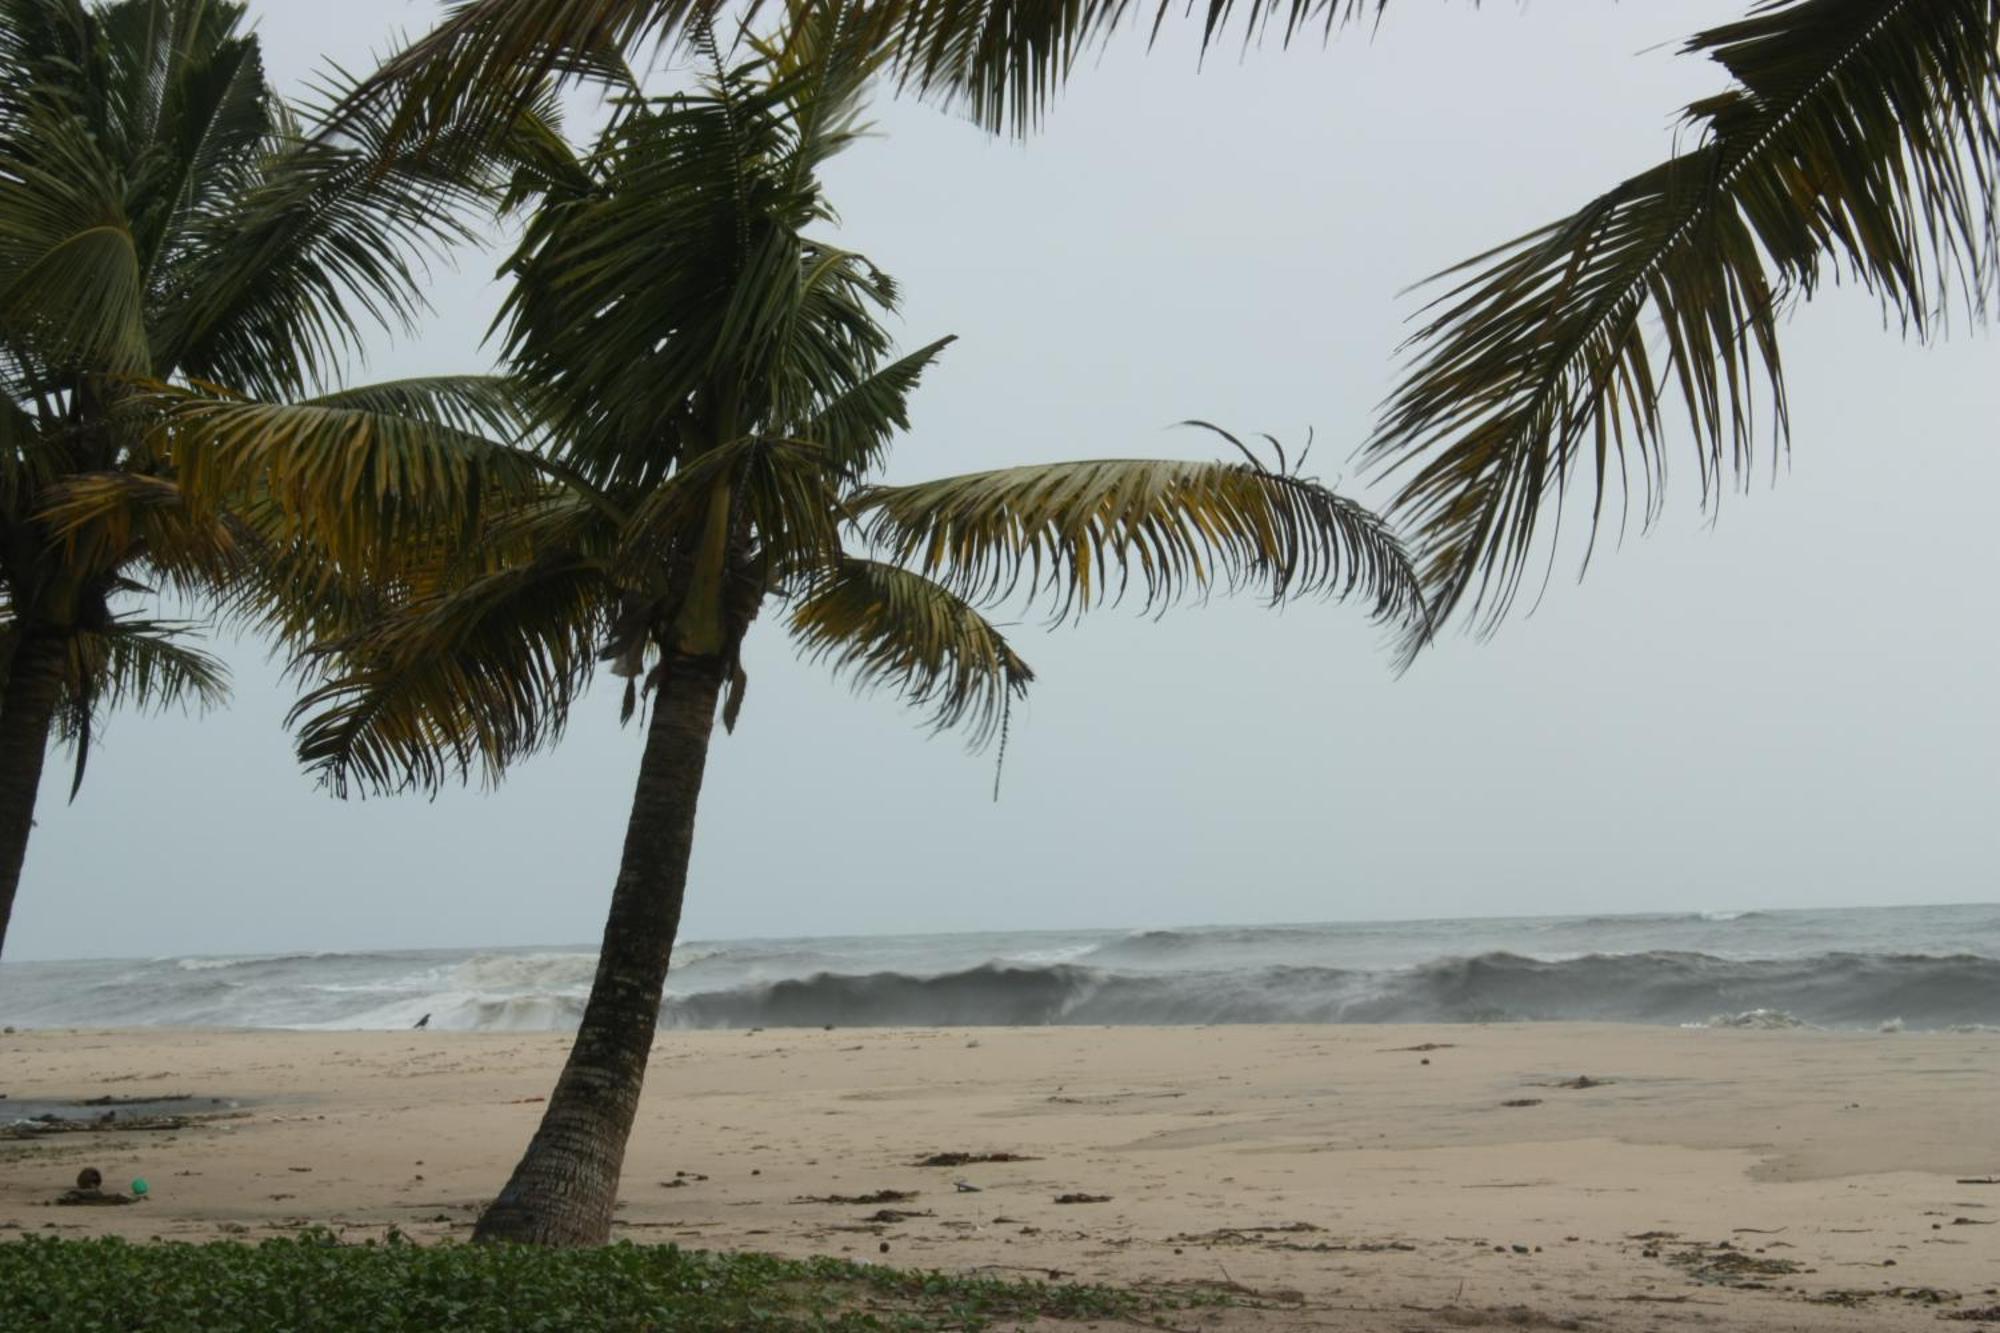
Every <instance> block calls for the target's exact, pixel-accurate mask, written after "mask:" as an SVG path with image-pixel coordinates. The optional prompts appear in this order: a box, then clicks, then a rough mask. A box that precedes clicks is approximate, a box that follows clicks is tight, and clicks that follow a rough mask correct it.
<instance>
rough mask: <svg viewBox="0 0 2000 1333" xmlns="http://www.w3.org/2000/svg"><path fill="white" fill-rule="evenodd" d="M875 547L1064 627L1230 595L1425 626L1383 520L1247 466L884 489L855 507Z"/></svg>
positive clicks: (993, 475) (1008, 474)
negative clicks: (1300, 602) (1136, 601)
mask: <svg viewBox="0 0 2000 1333" xmlns="http://www.w3.org/2000/svg"><path fill="white" fill-rule="evenodd" d="M853 507H854V510H855V512H856V513H857V515H858V516H859V517H860V521H861V523H862V525H863V528H864V531H865V532H866V533H867V535H868V537H869V539H870V540H871V541H873V542H875V543H877V544H879V545H880V546H881V547H882V548H883V549H885V550H886V551H887V552H888V553H889V555H890V557H891V558H892V559H893V560H894V561H896V562H897V563H899V564H903V565H908V566H912V567H914V568H916V569H918V570H920V571H922V573H923V574H925V575H926V576H927V577H932V578H935V579H937V580H938V581H939V582H941V583H943V584H944V585H945V586H946V587H948V588H950V589H952V590H953V591H954V592H957V593H960V594H961V595H963V596H966V597H968V598H970V599H971V600H973V601H976V602H981V603H985V602H991V601H995V600H1000V599H1004V598H1006V597H1008V596H1011V595H1013V594H1014V593H1016V592H1020V593H1022V594H1024V595H1025V596H1026V597H1027V598H1028V599H1029V600H1033V599H1035V598H1036V597H1038V596H1040V595H1041V594H1043V593H1044V592H1046V593H1048V594H1050V595H1051V597H1052V598H1053V603H1054V612H1053V615H1054V618H1055V619H1057V620H1061V619H1063V618H1065V617H1067V616H1069V615H1071V614H1081V613H1082V612H1083V611H1085V610H1088V609H1089V608H1090V607H1092V606H1095V605H1097V604H1099V603H1102V602H1107V601H1109V602H1116V601H1119V600H1121V599H1122V598H1123V597H1124V596H1125V594H1126V592H1127V591H1128V590H1129V588H1130V586H1131V584H1132V583H1133V581H1134V580H1135V579H1136V580H1137V582H1138V584H1139V588H1140V592H1141V595H1142V596H1143V597H1144V601H1145V606H1146V608H1147V609H1149V610H1152V609H1164V608H1165V607H1166V606H1168V605H1170V604H1172V603H1173V602H1175V601H1178V600H1180V599H1182V598H1184V597H1187V596H1189V595H1202V594H1206V593H1208V592H1209V591H1211V590H1212V589H1214V588H1217V587H1221V588H1224V589H1229V590H1236V589H1241V588H1245V587H1251V586H1256V587H1261V588H1262V589H1264V590H1265V592H1266V593H1267V595H1268V596H1269V597H1270V599H1271V600H1272V601H1273V602H1274V603H1276V602H1282V601H1286V600H1289V599H1292V598H1297V597H1306V596H1314V595H1321V596H1339V597H1347V596H1354V595H1359V596H1361V597H1363V598H1366V599H1368V601H1369V602H1370V603H1371V604H1372V611H1373V613H1374V615H1375V617H1376V618H1377V619H1380V620H1389V621H1396V622H1399V623H1401V624H1403V625H1405V626H1409V627H1412V628H1416V627H1420V626H1421V625H1422V624H1423V623H1424V619H1425V616H1424V601H1423V597H1422V595H1421V592H1420V590H1419V588H1418V584H1417V580H1416V576H1415V573H1414V572H1413V571H1412V569H1411V567H1410V564H1409V561H1408V559H1407V558H1406V557H1405V555H1404V553H1403V549H1402V547H1401V546H1400V545H1399V544H1398V542H1397V540H1396V538H1395V535H1394V534H1393V533H1391V532H1390V531H1389V529H1388V527H1387V526H1386V525H1385V524H1384V523H1383V522H1382V520H1381V519H1379V518H1378V517H1376V516H1375V515H1374V514H1372V513H1370V512H1369V511H1368V510H1367V509H1365V508H1363V507H1362V506H1360V505H1358V504H1356V503H1354V502H1353V501H1351V500H1348V499H1345V498H1343V497H1341V496H1339V495H1336V494H1334V493H1333V492H1332V491H1330V490H1327V489H1326V488H1325V487H1323V486H1321V485H1319V484H1318V483H1317V482H1314V481H1310V480H1307V479H1305V478H1302V477H1297V476H1293V475H1289V474H1286V473H1279V472H1272V471H1268V470H1266V469H1264V468H1261V467H1257V466H1251V465H1248V464H1236V463H1214V462H1179V461H1171V460H1151V459H1107V460H1100V461H1093V462H1077V463H1051V464H1045V465H1042V466H1036V467H1016V468H1006V469H1003V470H1000V471H997V472H977V473H972V474H970V475H967V476H961V477H947V478H945V479H943V480H940V481H930V482H921V483H918V484H916V485H911V486H878V487H872V488H869V489H867V490H864V491H862V492H861V493H860V494H859V495H858V496H857V497H856V499H855V501H854V505H853Z"/></svg>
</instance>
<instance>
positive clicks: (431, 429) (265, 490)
mask: <svg viewBox="0 0 2000 1333" xmlns="http://www.w3.org/2000/svg"><path fill="white" fill-rule="evenodd" d="M499 385H500V382H497V381H486V380H480V379H476V378H474V379H466V380H425V381H404V382H402V383H400V384H393V385H384V386H376V387H373V388H366V389H350V390H346V391H344V392H342V393H337V394H332V395H329V396H327V397H325V398H320V399H311V400H307V401H305V402H299V403H258V402H244V401H240V400H234V399H223V398H212V397H207V396H204V395H200V394H195V393H189V392H181V391H161V392H159V393H158V394H157V395H156V399H157V403H158V406H159V407H160V409H161V413H162V416H163V419H164V426H163V427H162V443H161V446H160V452H161V454H162V455H163V456H164V457H166V458H168V459H169V460H170V461H171V462H172V464H173V466H174V469H175V472H176V475H177V477H178V478H179V480H180V484H181V486H182V488H183V489H184V491H185V492H186V493H187V494H189V495H190V496H195V497H199V498H201V499H203V500H204V501H205V502H207V503H211V504H224V503H230V502H232V501H242V500H254V499H268V500H270V501H272V502H273V503H275V504H277V505H278V506H280V507H281V508H282V509H283V510H284V512H285V513H286V514H287V515H289V516H290V517H291V518H292V519H293V521H294V522H295V523H297V524H298V526H299V530H300V532H301V534H302V535H303V536H305V537H306V538H308V539H309V540H311V541H313V542H315V543H317V544H318V545H320V546H321V547H322V548H323V549H324V550H325V551H326V552H327V553H328V554H329V555H330V556H331V557H333V558H335V559H341V560H348V561H355V562H363V561H367V560H371V559H382V558H386V559H390V560H393V559H395V553H394V551H393V547H394V544H395V543H396V542H397V541H399V540H401V539H403V538H405V537H412V536H418V537H420V536H422V535H424V534H427V533H435V532H437V531H438V530H440V529H449V528H451V527H454V526H457V527H461V528H465V529H467V530H470V526H471V525H473V524H475V523H476V522H477V519H478V515H479V513H480V511H481V508H482V506H483V505H485V504H486V503H488V502H489V501H491V500H492V499H493V498H495V497H505V496H510V495H525V494H527V493H530V492H532V491H533V490H534V489H535V488H536V487H537V486H539V484H540V481H541V475H542V473H541V467H540V465H539V463H538V462H537V460H536V458H535V457H534V455H532V454H531V453H528V452H527V451H525V450H522V449H517V448H514V447H511V446H509V445H506V444H501V443H498V442H496V441H494V440H491V439H488V438H486V437H484V436H482V435H479V434H475V433H473V431H472V430H471V429H468V428H469V427H482V426H499V427H501V428H502V429H503V430H506V431H507V432H508V433H509V434H516V433H518V431H517V427H516V418H515V414H514V411H513V408H512V406H511V405H510V404H509V403H508V402H507V400H506V397H505V391H504V389H503V388H501V387H499Z"/></svg>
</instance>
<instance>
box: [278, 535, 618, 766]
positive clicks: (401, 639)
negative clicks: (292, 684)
mask: <svg viewBox="0 0 2000 1333" xmlns="http://www.w3.org/2000/svg"><path fill="white" fill-rule="evenodd" d="M615 605H616V590H615V588H614V587H613V586H612V584H611V583H610V581H609V580H608V579H606V578H605V577H604V574H603V572H602V570H601V568H599V567H598V566H597V565H596V564H594V563H593V562H590V561H587V560H579V559H574V558H570V557H564V556H552V557H549V558H546V559H543V560H538V561H535V562H533V563H530V564H526V565H521V566H516V567H513V568H509V569H505V570H502V571H500V572H498V573H495V574H491V575H487V576H485V577H483V578H479V579H475V580H473V581H472V582H470V583H469V584H466V585H464V586H462V587H457V588H452V589H448V590H445V591H441V592H438V593H435V594H432V595H430V596H425V597H420V598H417V599H414V600H412V601H410V602H408V603H407V604H405V605H403V606H401V607H399V608H397V609H396V610H394V611H393V612H392V613H391V614H390V615H389V616H387V617H386V618H385V619H383V620H382V621H381V622H380V623H379V624H377V625H375V626H374V627H372V628H370V629H368V630H366V631H364V632H363V633H361V634H360V635H358V636H356V637H354V638H352V639H349V640H347V641H345V642H340V643H335V644H330V645H327V647H326V648H325V649H324V650H323V652H322V653H321V654H320V656H319V658H318V659H317V660H316V661H315V662H311V663H308V667H309V668H310V669H313V670H317V671H321V672H324V673H325V675H326V677H327V679H326V683H324V684H322V685H320V686H318V687H317V688H315V689H313V690H311V691H310V692H308V693H307V694H305V695H304V696H303V697H302V698H301V699H300V700H299V702H298V704H297V706H296V707H294V709H293V710H292V714H291V719H290V720H291V722H292V723H293V725H295V726H296V727H297V728H298V752H299V757H300V759H301V760H302V761H303V762H304V763H305V764H306V766H307V767H308V768H309V769H311V770H313V771H314V772H316V773H317V774H318V775H319V777H320V779H321V781H322V782H324V783H325V784H326V785H328V786H329V787H331V788H332V789H333V790H334V791H335V792H336V793H338V794H341V795H346V794H347V793H348V791H349V790H350V789H359V790H362V791H376V792H394V791H407V790H423V791H435V790H437V789H438V788H440V787H442V786H444V785H445V784H446V783H447V782H449V781H452V780H454V779H456V780H459V781H465V780H469V779H470V777H471V775H472V774H473V772H474V771H475V770H477V771H478V772H480V773H481V775H482V776H483V777H484V778H485V779H486V780H487V781H489V782H491V781H495V780H497V779H498V778H499V776H500V774H501V773H502V772H503V771H504V770H505V769H506V768H507V767H508V766H509V765H510V764H512V763H514V762H515V761H516V760H519V759H521V758H524V757H526V756H527V755H529V754H532V753H534V752H535V751H537V750H539V749H541V748H543V747H544V746H547V745H550V744H553V743H554V742H555V741H556V740H557V739H558V738H559V737H560V736H561V735H562V731H563V727H564V725H565V723H566V722H567V720H568V716H569V708H570V704H571V703H572V701H573V700H574V699H575V697H576V696H577V694H578V693H579V692H580V691H581V690H582V688H583V686H584V684H585V683H586V682H587V681H588V679H589V677H590V674H591V671H592V669H593V668H594V666H595V664H596V660H597V653H598V648H599V646H600V645H601V644H602V643H603V641H604V637H605V632H606V629H607V626H608V625H609V622H610V617H611V615H612V612H613V610H614V609H615Z"/></svg>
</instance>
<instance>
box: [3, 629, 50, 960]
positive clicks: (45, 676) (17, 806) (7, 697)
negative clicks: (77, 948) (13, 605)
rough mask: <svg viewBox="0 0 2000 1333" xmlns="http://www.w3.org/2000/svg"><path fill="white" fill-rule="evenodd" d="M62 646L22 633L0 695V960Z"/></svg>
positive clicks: (30, 826)
mask: <svg viewBox="0 0 2000 1333" xmlns="http://www.w3.org/2000/svg"><path fill="white" fill-rule="evenodd" d="M61 653H62V646H61V644H59V643H52V642H50V641H49V640H47V639H43V638H40V637H37V636H36V635H35V634H34V632H33V631H32V630H29V631H27V632H26V636H25V637H24V638H23V639H22V641H21V644H20V647H19V648H17V649H16V650H15V653H14V660H13V662H12V663H11V664H10V666H9V670H8V673H7V688H6V690H5V692H4V693H0V956H5V953H6V949H7V924H8V922H9V921H11V920H12V919H13V916H14V891H15V890H16V889H17V888H19V887H20V884H21V863H22V862H23V861H25V860H27V857H28V835H29V834H30V833H32V832H33V831H34V827H35V797H36V796H37V795H38V794H40V792H41V789H42V763H43V761H44V760H45V759H46V758H47V757H48V752H49V724H50V722H51V721H53V720H54V718H55V712H56V694H57V676H56V668H57V666H58V664H59V662H60V661H61Z"/></svg>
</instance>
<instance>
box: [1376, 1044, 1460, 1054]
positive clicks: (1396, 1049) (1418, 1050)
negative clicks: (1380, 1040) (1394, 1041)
mask: <svg viewBox="0 0 2000 1333" xmlns="http://www.w3.org/2000/svg"><path fill="white" fill-rule="evenodd" d="M1456 1049H1457V1048H1456V1047H1455V1046H1454V1045H1453V1044H1452V1043H1451V1042H1448V1041H1427V1042H1424V1043H1423V1044H1421V1045H1418V1046H1386V1047H1384V1048H1383V1049H1381V1050H1380V1051H1377V1052H1376V1054H1377V1055H1421V1054H1423V1053H1424V1052H1425V1051H1450V1050H1456Z"/></svg>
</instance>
